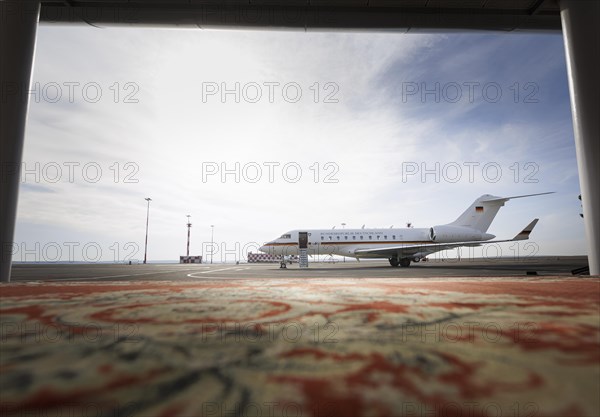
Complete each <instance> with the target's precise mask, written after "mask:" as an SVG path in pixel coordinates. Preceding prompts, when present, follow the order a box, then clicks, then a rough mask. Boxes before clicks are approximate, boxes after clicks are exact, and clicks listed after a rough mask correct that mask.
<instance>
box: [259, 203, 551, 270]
mask: <svg viewBox="0 0 600 417" xmlns="http://www.w3.org/2000/svg"><path fill="white" fill-rule="evenodd" d="M544 194H552V193H551V192H550V193H539V194H528V195H519V196H514V197H496V196H493V195H489V194H485V195H482V196H481V197H479V198H478V199H477V200H475V202H474V203H473V204H471V206H470V207H469V208H468V209H467V210H465V212H464V213H463V214H461V215H460V216H459V217H458V219H456V220H455V221H453V222H452V223H448V224H445V225H440V226H433V227H429V228H413V227H410V228H399V229H398V228H397V229H393V228H389V229H365V228H362V229H299V230H292V231H290V232H287V233H284V234H283V235H281V236H280V237H279V238H277V239H275V240H272V241H270V242H268V243H265V244H264V245H263V246H261V247H260V251H261V252H265V253H268V254H271V255H279V256H283V257H284V259H285V257H289V256H291V255H298V253H299V242H300V241H304V245H305V246H306V249H307V253H308V255H340V256H348V257H352V258H356V259H358V260H360V259H361V258H387V259H388V260H389V261H390V265H392V266H394V267H396V266H398V265H400V266H402V267H407V266H410V263H411V262H412V261H414V262H418V261H420V260H421V259H423V258H425V257H426V256H428V255H431V254H432V253H435V252H439V251H442V250H446V249H454V248H458V247H460V246H480V245H484V244H489V243H501V242H514V241H518V240H526V239H528V238H529V234H530V233H531V231H532V230H533V228H534V227H535V225H536V223H537V222H538V220H539V219H534V220H533V221H532V222H531V223H529V224H528V225H527V226H526V227H525V228H524V229H523V230H522V231H521V232H519V233H518V234H517V235H516V236H515V237H514V238H512V239H509V240H491V239H493V238H495V237H496V236H495V235H492V234H489V233H487V230H488V228H489V227H490V224H491V223H492V221H493V220H494V217H495V216H496V214H497V213H498V211H499V210H500V207H502V206H503V205H504V203H506V202H507V201H508V200H510V199H514V198H522V197H531V196H536V195H544Z"/></svg>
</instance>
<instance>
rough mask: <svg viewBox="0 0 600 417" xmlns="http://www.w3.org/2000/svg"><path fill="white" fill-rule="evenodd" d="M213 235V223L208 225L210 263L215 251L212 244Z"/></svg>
mask: <svg viewBox="0 0 600 417" xmlns="http://www.w3.org/2000/svg"><path fill="white" fill-rule="evenodd" d="M214 237H215V225H214V224H211V225H210V263H211V264H212V260H213V252H214V251H215V247H214V246H213V241H214Z"/></svg>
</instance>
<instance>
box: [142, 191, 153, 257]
mask: <svg viewBox="0 0 600 417" xmlns="http://www.w3.org/2000/svg"><path fill="white" fill-rule="evenodd" d="M144 200H146V201H147V202H148V208H147V209H146V243H145V244H144V263H146V255H147V254H148V220H149V219H150V202H151V201H152V199H151V198H150V197H147V198H145V199H144Z"/></svg>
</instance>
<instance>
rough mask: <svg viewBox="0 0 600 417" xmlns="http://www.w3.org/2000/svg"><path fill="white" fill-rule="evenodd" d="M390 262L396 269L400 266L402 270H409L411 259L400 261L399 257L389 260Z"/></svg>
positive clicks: (401, 259)
mask: <svg viewBox="0 0 600 417" xmlns="http://www.w3.org/2000/svg"><path fill="white" fill-rule="evenodd" d="M389 261H390V265H392V266H393V267H394V268H396V267H397V266H398V265H400V266H401V267H402V268H407V267H409V266H410V258H400V259H398V258H397V257H395V256H394V257H391V258H390V259H389Z"/></svg>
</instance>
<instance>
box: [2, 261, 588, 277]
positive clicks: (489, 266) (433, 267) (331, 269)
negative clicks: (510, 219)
mask: <svg viewBox="0 0 600 417" xmlns="http://www.w3.org/2000/svg"><path fill="white" fill-rule="evenodd" d="M585 265H587V260H586V258H585V257H584V256H571V257H533V258H527V259H523V260H515V259H512V258H507V259H495V260H486V259H463V260H460V261H458V260H456V259H453V260H443V261H442V260H430V261H428V262H419V263H413V264H412V265H411V266H410V267H409V268H400V267H398V268H392V267H391V266H390V265H389V263H388V262H387V261H384V260H368V261H361V262H356V261H348V262H343V261H340V262H335V263H333V262H313V263H310V262H309V267H308V268H302V269H300V268H299V267H298V264H297V263H295V264H292V265H288V267H287V268H285V269H281V268H280V267H279V264H276V263H259V264H247V263H240V264H238V265H236V264H221V263H220V264H198V265H190V264H145V265H144V264H137V265H124V264H102V263H97V264H15V265H13V270H12V281H13V282H20V281H37V280H60V281H79V280H82V281H91V280H93V281H113V280H116V281H130V280H144V281H147V280H160V281H169V280H176V281H181V280H198V279H273V278H307V279H310V278H321V279H322V278H426V277H478V278H480V277H507V276H527V275H538V276H571V275H572V273H571V271H572V270H573V269H576V268H580V267H582V266H585Z"/></svg>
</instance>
